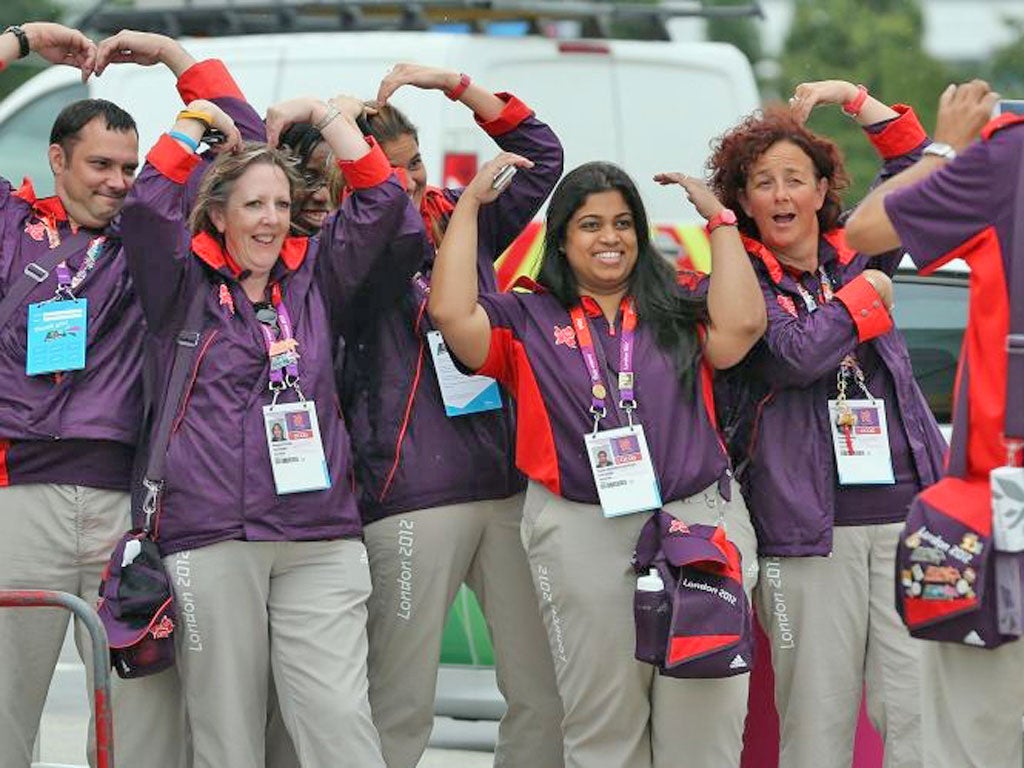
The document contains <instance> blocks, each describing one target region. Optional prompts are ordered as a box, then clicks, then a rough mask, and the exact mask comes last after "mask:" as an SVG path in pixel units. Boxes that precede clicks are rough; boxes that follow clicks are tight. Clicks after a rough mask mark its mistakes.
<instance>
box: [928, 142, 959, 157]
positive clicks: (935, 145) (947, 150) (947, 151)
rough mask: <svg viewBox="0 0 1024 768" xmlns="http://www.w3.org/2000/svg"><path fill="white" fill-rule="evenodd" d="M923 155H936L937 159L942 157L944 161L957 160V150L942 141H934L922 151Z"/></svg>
mask: <svg viewBox="0 0 1024 768" xmlns="http://www.w3.org/2000/svg"><path fill="white" fill-rule="evenodd" d="M921 154H922V155H935V156H936V157H941V158H942V159H943V160H956V150H955V149H953V148H952V147H951V146H949V144H946V143H944V142H941V141H933V142H932V143H931V144H929V145H928V146H927V147H925V148H924V149H922V150H921Z"/></svg>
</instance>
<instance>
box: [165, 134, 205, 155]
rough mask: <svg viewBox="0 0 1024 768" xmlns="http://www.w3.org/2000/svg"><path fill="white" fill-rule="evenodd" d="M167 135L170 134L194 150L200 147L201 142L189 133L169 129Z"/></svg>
mask: <svg viewBox="0 0 1024 768" xmlns="http://www.w3.org/2000/svg"><path fill="white" fill-rule="evenodd" d="M167 135H168V136H170V137H171V138H172V139H175V140H177V141H180V142H181V143H182V144H184V145H185V146H186V147H188V148H189V149H191V150H192V151H193V152H195V151H196V150H198V149H199V142H198V141H196V140H195V139H193V138H192V137H191V136H189V135H188V134H187V133H182V132H181V131H168V132H167Z"/></svg>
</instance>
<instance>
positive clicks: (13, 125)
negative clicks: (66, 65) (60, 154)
mask: <svg viewBox="0 0 1024 768" xmlns="http://www.w3.org/2000/svg"><path fill="white" fill-rule="evenodd" d="M88 95H89V93H88V90H87V89H86V87H85V85H83V84H82V83H74V84H73V85H69V86H65V87H64V88H58V89H57V90H54V91H51V92H49V93H47V94H45V95H43V96H40V97H39V98H38V99H36V100H35V101H33V102H32V103H30V104H26V105H25V106H24V107H23V108H22V109H19V110H18V111H17V112H16V113H14V114H13V115H11V116H10V118H9V119H8V120H6V121H5V122H4V123H3V124H2V125H0V158H2V160H0V173H2V174H3V176H4V178H6V179H7V180H8V181H10V182H11V184H12V185H14V186H15V187H18V186H20V185H21V180H22V179H23V178H24V177H25V176H28V177H29V178H30V179H32V184H33V186H35V190H36V194H38V195H39V196H40V197H45V196H47V195H52V194H53V174H52V173H51V172H50V163H49V161H48V159H47V157H46V148H47V146H49V144H48V140H49V137H50V128H52V127H53V120H54V118H55V117H56V116H57V113H58V112H60V111H61V110H62V109H63V108H64V107H65V106H67V105H68V104H70V103H71V102H72V101H77V100H78V99H84V98H86V97H87V96H88Z"/></svg>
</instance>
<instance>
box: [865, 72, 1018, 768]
mask: <svg viewBox="0 0 1024 768" xmlns="http://www.w3.org/2000/svg"><path fill="white" fill-rule="evenodd" d="M997 98H998V96H997V94H994V93H993V92H992V91H991V90H990V89H989V87H988V84H987V83H984V82H981V81H974V82H971V83H966V84H964V85H960V86H950V87H949V88H947V89H946V91H945V92H944V93H943V94H942V97H941V99H940V100H939V112H938V119H937V122H936V125H935V143H934V144H933V145H932V150H931V152H929V153H928V154H926V155H924V156H923V157H921V159H920V160H919V161H918V162H917V163H916V164H915V165H914V166H912V167H911V168H908V169H907V170H906V171H905V172H903V173H901V174H899V175H898V176H895V177H893V178H892V179H890V180H889V181H888V182H886V183H885V184H883V185H882V186H880V187H879V188H878V189H876V190H875V191H874V192H872V193H871V194H870V195H868V197H867V198H865V200H864V202H862V203H861V205H860V206H859V207H858V208H857V210H856V212H855V213H854V215H853V217H852V218H851V219H850V222H849V228H848V230H847V231H848V235H849V239H850V242H851V243H856V245H857V247H858V248H860V249H862V250H863V251H865V252H866V253H876V252H880V251H885V250H888V249H890V248H895V247H897V246H899V245H900V244H901V243H902V245H903V247H905V248H907V250H908V252H909V253H910V254H911V256H912V257H913V258H914V261H915V263H916V264H917V265H918V267H919V268H920V269H921V271H922V272H923V273H930V272H932V271H933V270H935V269H937V268H938V267H940V266H941V265H942V264H944V263H946V262H947V261H949V260H951V259H956V258H962V259H964V260H965V261H966V262H967V263H968V264H969V265H970V267H971V304H970V319H969V322H968V331H967V334H966V336H965V337H964V357H963V359H962V361H961V365H962V368H961V372H960V376H959V385H958V386H959V391H958V392H957V401H956V417H955V419H954V429H953V446H952V451H953V452H954V453H956V454H959V455H960V456H963V457H964V462H962V464H965V465H966V467H967V470H968V472H970V473H971V474H974V475H981V476H985V475H987V473H988V472H990V471H991V470H992V469H994V468H995V467H999V466H1003V465H1005V464H1006V459H1007V457H1006V446H1005V445H1004V442H1003V438H1002V432H1003V425H1004V412H1005V409H1006V408H1007V407H1016V408H1020V407H1021V399H1020V397H1021V394H1020V393H1019V392H1016V393H1013V394H1011V395H1009V396H1007V394H1006V392H1005V390H1006V370H1007V352H1006V341H1005V340H1006V334H1007V331H1008V327H1009V295H1008V293H1009V289H1008V279H1009V275H1010V271H1011V269H1024V264H1017V263H1011V258H1012V256H1011V255H1012V254H1013V252H1014V250H1015V249H1017V248H1019V245H1018V244H1017V243H1016V242H1015V237H1019V236H1020V232H1021V229H1020V226H1021V221H1020V220H1021V216H1024V212H1022V208H1021V200H1020V199H1019V198H1016V199H1015V195H1016V194H1017V189H1016V185H1017V179H1018V178H1019V175H1020V164H1021V163H1022V162H1024V117H1022V116H1020V115H1013V114H1004V115H1002V116H1000V117H998V118H996V119H995V120H992V121H991V122H988V120H989V117H990V115H991V113H992V107H993V105H994V103H995V102H996V99H997ZM986 123H988V124H987V125H986ZM979 130H980V131H981V140H980V141H975V139H976V138H977V137H978V132H979ZM972 142H973V143H972ZM951 463H952V462H951ZM921 653H922V656H923V657H924V665H923V668H922V682H921V688H922V694H923V696H922V701H923V702H924V704H923V713H922V720H923V723H922V730H923V735H924V749H925V753H924V754H925V756H924V764H925V765H927V766H928V767H929V768H964V766H970V767H971V768H1016V766H1018V765H1020V764H1021V760H1022V752H1024V749H1022V740H1021V727H1020V722H1021V717H1022V716H1024V678H1022V676H1021V670H1022V669H1024V643H1022V642H1020V641H1018V642H1014V643H1007V644H1005V645H1003V646H1001V647H999V648H996V649H995V650H984V649H977V648H969V647H967V646H965V645H960V644H955V643H923V644H922V649H921Z"/></svg>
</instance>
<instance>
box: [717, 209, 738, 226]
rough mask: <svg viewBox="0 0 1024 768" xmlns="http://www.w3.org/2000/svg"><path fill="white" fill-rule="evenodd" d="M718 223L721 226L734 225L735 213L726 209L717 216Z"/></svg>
mask: <svg viewBox="0 0 1024 768" xmlns="http://www.w3.org/2000/svg"><path fill="white" fill-rule="evenodd" d="M718 217H719V221H721V222H722V223H723V224H735V223H736V212H735V211H732V210H730V209H729V208H726V209H725V210H724V211H722V212H721V213H720V214H718Z"/></svg>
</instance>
